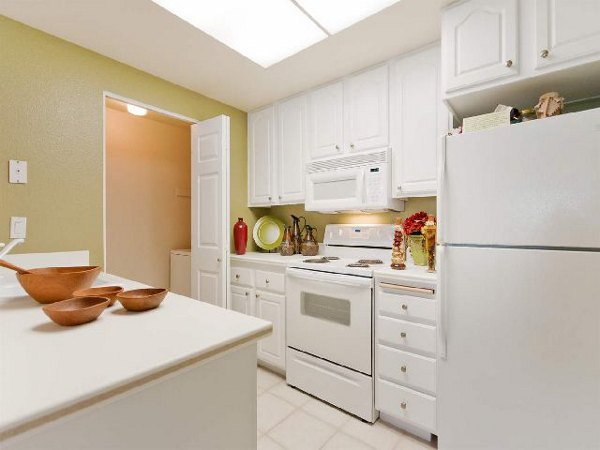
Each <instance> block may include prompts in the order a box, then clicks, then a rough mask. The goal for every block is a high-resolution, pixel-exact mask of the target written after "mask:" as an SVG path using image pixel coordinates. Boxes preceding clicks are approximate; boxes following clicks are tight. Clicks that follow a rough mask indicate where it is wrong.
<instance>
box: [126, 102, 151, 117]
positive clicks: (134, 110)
mask: <svg viewBox="0 0 600 450" xmlns="http://www.w3.org/2000/svg"><path fill="white" fill-rule="evenodd" d="M127 112H128V113H129V114H133V115H134V116H145V115H146V114H148V110H147V109H146V108H142V107H141V106H137V105H130V104H127Z"/></svg>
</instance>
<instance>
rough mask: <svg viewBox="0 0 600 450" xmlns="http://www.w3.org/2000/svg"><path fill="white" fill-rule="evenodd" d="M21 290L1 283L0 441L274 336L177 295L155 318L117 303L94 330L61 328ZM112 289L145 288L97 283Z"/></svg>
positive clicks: (265, 325) (263, 326) (10, 281)
mask: <svg viewBox="0 0 600 450" xmlns="http://www.w3.org/2000/svg"><path fill="white" fill-rule="evenodd" d="M16 283H17V281H16V278H14V275H13V276H12V277H10V276H6V275H4V276H3V277H2V280H1V283H0V437H8V436H10V435H13V434H16V433H18V432H19V431H20V430H22V429H28V428H31V427H33V426H34V425H37V424H39V423H44V419H45V418H46V419H48V420H50V419H51V418H52V417H56V416H60V414H61V411H65V410H66V411H72V410H73V409H75V410H76V409H78V408H77V406H78V405H84V406H85V405H87V404H90V403H93V402H94V399H95V398H102V399H105V398H108V397H110V396H111V393H112V394H114V395H117V394H119V393H122V392H124V391H126V390H128V388H131V387H135V386H136V385H137V386H139V385H140V384H144V383H145V382H148V381H150V380H151V379H156V378H158V377H160V376H164V375H163V374H166V373H169V371H173V370H176V369H177V368H179V367H183V366H185V365H186V364H188V363H189V364H191V363H194V362H196V361H200V360H202V359H205V358H208V357H211V356H214V355H216V354H218V353H220V352H223V351H226V350H228V349H230V348H232V347H235V346H237V345H242V344H244V343H247V342H251V341H253V340H255V339H258V338H260V337H262V336H264V335H266V334H268V333H269V332H270V331H271V329H272V325H271V323H270V322H267V321H264V320H260V319H257V318H254V317H250V316H246V315H243V314H239V313H236V312H233V311H229V310H226V309H222V308H218V307H215V306H212V305H209V304H206V303H202V302H199V301H195V300H192V299H190V298H187V297H183V296H180V295H177V294H173V293H169V294H168V296H167V297H166V298H165V300H164V301H163V303H162V304H161V305H160V307H159V308H157V309H154V310H151V311H147V312H143V313H129V312H127V311H125V310H124V309H123V308H122V307H121V305H120V304H119V303H118V302H117V303H115V304H114V305H113V306H112V307H110V308H108V309H106V310H105V311H104V313H103V314H102V315H101V316H100V317H99V318H98V320H96V321H94V322H91V323H88V324H85V325H81V326H76V327H61V326H58V325H56V324H54V323H53V322H51V321H50V319H49V318H48V317H47V316H46V315H45V314H44V312H43V311H42V309H41V305H39V304H38V303H37V302H35V301H34V300H33V299H31V298H30V297H28V296H27V295H26V294H25V292H24V291H23V290H22V289H21V287H20V286H18V284H16ZM108 284H117V285H121V286H123V287H125V289H133V288H137V287H143V285H141V284H140V283H136V282H133V281H129V280H125V279H122V278H117V277H114V276H111V275H107V274H102V275H100V277H99V280H98V281H97V282H96V283H95V285H108ZM81 407H83V406H81ZM207 407H208V406H207Z"/></svg>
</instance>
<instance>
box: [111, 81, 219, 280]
mask: <svg viewBox="0 0 600 450" xmlns="http://www.w3.org/2000/svg"><path fill="white" fill-rule="evenodd" d="M107 98H112V99H114V100H119V101H121V102H125V103H129V104H131V105H136V106H141V107H142V108H146V109H147V110H149V111H154V112H157V113H159V114H163V115H165V116H169V117H173V118H174V119H179V120H181V121H183V122H188V123H189V124H190V127H191V125H194V124H197V123H199V122H201V120H198V119H194V118H191V117H187V116H184V115H182V114H178V113H174V112H171V111H167V110H166V109H163V108H159V107H158V106H154V105H150V104H148V103H144V102H141V101H139V100H135V99H133V98H129V97H125V96H123V95H119V94H115V93H114V92H111V91H102V252H103V255H102V267H103V269H104V270H106V99H107ZM191 149H192V145H191V142H190V153H191ZM191 176H192V175H191V173H190V178H191ZM227 180H229V167H227ZM227 196H229V190H228V191H227ZM190 227H191V223H190ZM227 239H229V235H227Z"/></svg>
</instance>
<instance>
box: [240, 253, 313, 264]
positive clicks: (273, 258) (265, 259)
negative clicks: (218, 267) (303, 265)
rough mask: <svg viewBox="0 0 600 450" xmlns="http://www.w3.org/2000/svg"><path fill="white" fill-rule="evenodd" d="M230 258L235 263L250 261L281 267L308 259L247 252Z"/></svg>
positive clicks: (299, 256) (298, 256)
mask: <svg viewBox="0 0 600 450" xmlns="http://www.w3.org/2000/svg"><path fill="white" fill-rule="evenodd" d="M229 258H230V259H231V260H233V261H249V262H256V263H263V264H277V265H280V266H287V265H288V264H290V263H292V262H294V261H302V260H303V259H306V258H308V256H302V255H292V256H281V255H280V254H279V253H267V252H246V253H245V254H243V255H236V254H235V253H231V254H230V255H229Z"/></svg>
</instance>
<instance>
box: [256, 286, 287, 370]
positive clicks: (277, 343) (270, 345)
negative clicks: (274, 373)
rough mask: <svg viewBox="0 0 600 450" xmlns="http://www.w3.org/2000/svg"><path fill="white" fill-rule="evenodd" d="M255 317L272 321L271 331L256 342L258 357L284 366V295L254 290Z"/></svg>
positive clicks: (272, 363) (274, 364) (277, 365)
mask: <svg viewBox="0 0 600 450" xmlns="http://www.w3.org/2000/svg"><path fill="white" fill-rule="evenodd" d="M255 297H256V314H255V315H256V317H259V318H261V319H264V320H268V321H269V322H272V323H273V333H272V334H271V335H270V336H268V337H266V338H263V339H261V340H260V341H259V342H258V353H257V354H258V359H260V360H261V361H264V362H267V363H269V364H271V365H273V366H276V367H281V368H285V297H284V296H283V295H280V294H273V293H271V292H266V291H256V294H255Z"/></svg>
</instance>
